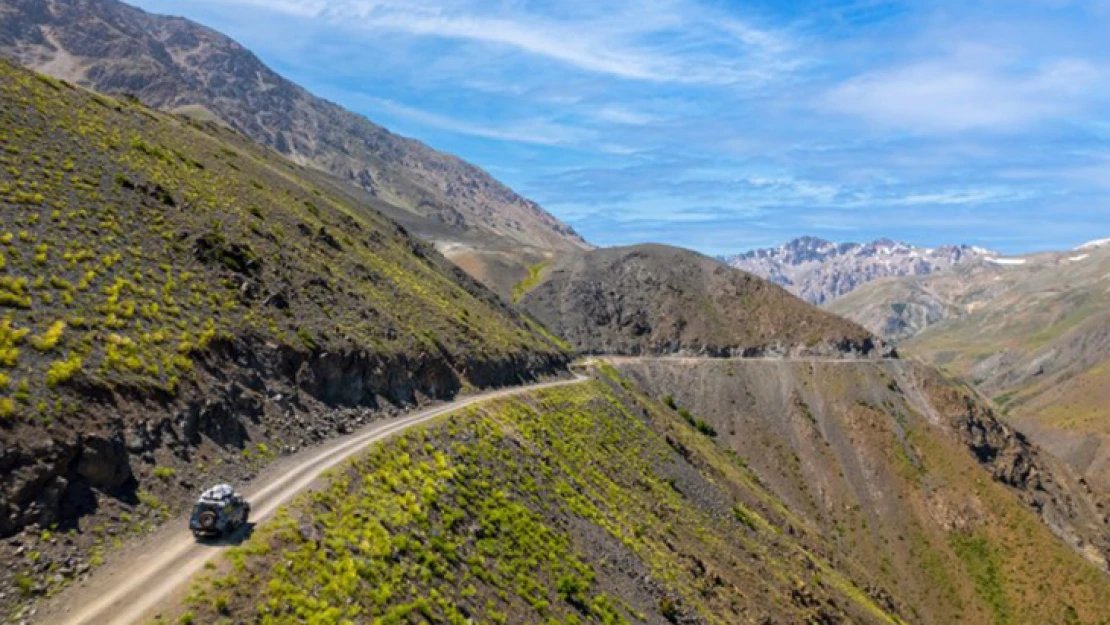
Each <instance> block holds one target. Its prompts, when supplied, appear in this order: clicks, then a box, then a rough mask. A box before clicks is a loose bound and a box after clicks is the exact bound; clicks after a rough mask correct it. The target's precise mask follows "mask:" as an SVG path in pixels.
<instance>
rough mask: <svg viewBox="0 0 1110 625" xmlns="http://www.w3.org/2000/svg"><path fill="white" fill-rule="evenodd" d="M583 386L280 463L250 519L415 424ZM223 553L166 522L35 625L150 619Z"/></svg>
mask: <svg viewBox="0 0 1110 625" xmlns="http://www.w3.org/2000/svg"><path fill="white" fill-rule="evenodd" d="M586 380H588V378H586V377H585V376H581V375H578V376H576V377H575V378H574V379H570V380H558V381H555V382H545V383H542V384H532V385H529V386H521V387H515V388H511V389H504V390H499V391H492V392H488V393H482V394H479V395H474V396H472V397H468V398H465V399H461V400H459V401H456V402H452V403H449V404H444V405H442V406H438V407H436V408H431V409H428V410H424V411H421V412H416V413H412V414H409V415H406V416H403V417H398V418H395V419H389V420H386V421H380V422H376V423H373V424H371V425H369V426H367V427H365V428H363V429H362V430H360V431H358V432H356V433H355V434H352V435H350V436H346V437H343V438H338V439H335V440H332V441H329V442H327V443H324V444H322V445H320V446H317V447H313V448H311V449H307V450H304V451H303V452H301V453H298V454H294V455H292V456H289V457H288V458H283V459H281V460H279V461H277V462H275V463H274V464H273V465H271V466H270V467H269V468H268V469H266V470H265V471H263V473H262V474H261V475H260V476H259V478H258V479H257V480H256V481H255V483H254V484H253V485H252V486H251V487H250V488H249V489H247V490H246V491H245V493H246V495H247V499H249V500H250V502H251V508H252V510H251V516H252V519H251V520H252V521H253V523H254V524H255V525H258V524H261V523H264V522H265V521H266V520H267V519H268V518H270V517H271V516H272V515H273V514H274V513H275V512H276V511H277V510H278V508H280V507H281V506H282V505H283V504H285V503H287V502H289V500H291V499H292V498H293V497H294V496H296V495H298V494H300V493H301V492H303V491H304V490H306V489H307V488H309V487H310V486H311V485H312V484H313V483H314V482H315V481H316V480H317V478H319V477H320V475H321V474H322V473H323V472H324V471H327V470H328V469H330V468H332V467H334V466H336V465H338V464H339V463H341V462H343V461H344V460H347V459H348V458H350V457H351V456H354V455H355V454H357V453H358V452H360V451H362V450H364V449H365V448H366V447H367V446H369V445H371V444H372V443H376V442H378V441H381V440H383V439H386V438H389V437H390V436H393V435H394V434H397V433H400V432H403V431H405V430H407V429H408V428H411V427H413V426H415V425H419V424H421V423H424V422H426V421H430V420H432V419H435V418H436V417H439V416H442V415H444V414H447V413H450V412H454V411H456V410H459V409H461V408H466V407H467V406H471V405H474V404H477V403H480V402H484V401H489V400H491V399H499V398H503V397H511V396H514V395H520V394H522V393H528V392H532V391H536V390H540V389H545V388H554V387H557V386H566V385H569V384H579V383H581V382H584V381H586ZM239 538H240V539H241V538H242V537H241V536H240V537H239ZM220 552H221V549H220V545H211V544H203V543H198V542H196V541H195V540H194V539H193V537H192V534H190V533H189V529H188V517H181V518H178V519H175V520H173V521H169V522H167V523H166V524H165V526H164V527H163V528H162V529H160V530H158V531H157V532H156V533H155V534H154V535H152V536H151V537H149V538H147V539H145V540H144V541H143V542H142V543H141V544H139V545H136V546H135V547H134V548H132V549H131V550H130V551H129V552H126V553H124V554H121V557H119V558H117V559H116V560H115V561H113V562H111V563H109V564H108V565H107V566H105V567H104V568H103V569H101V570H99V571H97V572H96V574H94V575H93V576H92V577H91V578H90V579H89V580H87V581H85V582H83V583H81V584H77V585H75V586H74V587H71V588H69V589H67V590H66V591H64V592H63V593H62V594H61V595H59V596H58V597H57V598H56V599H55V600H54V601H52V602H51V604H50V605H48V606H46V607H45V608H43V610H42V611H41V612H40V613H39V614H38V615H37V622H39V623H42V624H43V625H46V624H50V625H131V624H132V623H138V622H141V621H142V620H143V619H149V618H151V617H152V616H153V614H154V613H155V610H156V609H157V608H158V607H159V606H161V605H162V604H163V603H164V602H165V601H166V600H167V599H169V598H170V597H171V596H173V595H174V593H175V592H177V591H178V590H179V589H181V588H182V587H183V586H184V585H185V584H186V583H187V582H188V581H189V579H190V578H192V576H193V575H194V574H196V573H197V571H199V570H201V568H202V567H203V566H204V564H205V563H206V562H208V561H209V560H211V559H213V558H215V557H216V556H217V555H219V554H220Z"/></svg>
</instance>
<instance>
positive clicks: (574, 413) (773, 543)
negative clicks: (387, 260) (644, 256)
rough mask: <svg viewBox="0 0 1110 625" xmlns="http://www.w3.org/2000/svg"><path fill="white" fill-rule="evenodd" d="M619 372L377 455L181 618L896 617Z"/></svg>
mask: <svg viewBox="0 0 1110 625" xmlns="http://www.w3.org/2000/svg"><path fill="white" fill-rule="evenodd" d="M605 382H606V383H602V382H594V383H591V384H588V385H579V386H575V387H570V388H568V389H560V390H558V391H544V392H540V393H534V394H532V395H531V396H530V397H527V398H525V399H523V400H514V401H505V402H499V403H496V404H492V405H486V406H483V407H482V408H479V409H474V410H470V411H466V412H463V413H457V414H455V415H452V416H451V417H449V418H447V419H446V420H445V421H443V422H440V423H438V424H436V425H433V426H430V427H428V428H427V429H424V430H422V431H418V432H412V433H408V434H406V435H405V436H404V437H402V438H401V439H400V440H395V441H392V442H389V443H387V444H384V445H382V446H380V447H378V448H377V449H375V450H374V451H372V452H371V453H369V454H367V455H366V456H365V457H364V458H361V459H359V460H358V461H356V462H353V463H351V464H349V465H348V466H346V467H345V468H344V469H343V470H341V471H338V472H336V474H335V475H334V476H333V478H332V479H331V480H330V482H329V484H328V485H327V487H326V488H325V489H324V490H323V491H322V492H320V493H319V494H316V495H312V496H308V497H304V498H303V499H302V500H301V501H300V502H299V503H297V504H295V505H293V506H292V509H290V510H287V511H286V512H285V515H284V516H283V518H281V519H279V520H278V521H276V522H275V523H274V524H272V525H271V526H269V527H266V528H265V529H263V530H262V531H260V532H258V533H256V534H255V535H254V536H252V537H251V539H250V541H249V542H248V543H246V544H245V545H243V546H242V547H240V548H237V549H236V550H235V551H234V553H232V554H230V556H229V558H228V561H227V562H226V564H225V565H224V566H223V567H222V569H221V570H219V571H216V572H214V573H213V574H212V575H211V579H209V580H207V581H204V582H202V583H200V584H198V585H197V587H196V589H195V590H194V592H193V593H191V594H190V597H189V599H188V600H187V602H186V606H185V607H184V609H185V610H187V611H188V612H190V613H191V615H192V616H193V617H194V618H195V619H196V621H197V622H211V621H215V620H218V619H220V618H228V619H230V620H232V621H239V620H244V621H248V622H271V623H296V622H302V620H303V618H304V617H305V616H306V615H308V614H315V615H326V617H325V618H327V619H329V620H330V622H341V621H343V620H345V619H346V620H351V621H355V622H357V621H366V622H370V621H377V620H378V619H380V620H381V622H386V623H388V622H416V621H426V622H443V623H447V622H458V623H464V622H468V621H473V622H482V623H539V622H544V623H554V622H557V623H587V622H588V623H659V624H663V623H743V622H753V623H759V622H790V623H801V622H821V623H840V622H855V623H900V622H902V620H901V618H900V617H899V616H898V615H897V606H895V605H893V603H892V602H891V601H889V600H887V599H888V598H887V597H886V596H885V595H884V594H883V593H882V591H881V589H879V587H878V586H877V585H875V583H874V582H873V581H872V579H871V578H870V577H869V576H868V575H867V573H866V572H865V571H863V570H862V569H860V568H859V567H857V566H855V565H853V563H852V562H851V561H850V560H847V559H840V558H837V562H836V565H835V566H834V565H833V563H832V562H831V561H830V559H829V558H830V555H829V553H830V552H829V550H828V545H827V544H825V543H824V542H823V541H822V539H821V538H820V536H819V535H818V534H817V533H816V532H813V531H811V528H809V527H806V526H804V525H801V524H797V523H796V522H795V521H794V519H793V517H792V516H791V515H790V513H789V512H787V511H785V510H783V509H782V508H781V506H779V505H777V503H776V502H775V500H774V499H773V498H771V497H769V495H768V493H767V492H766V491H764V490H763V489H762V488H761V487H760V486H759V484H758V482H757V481H755V479H754V478H753V477H752V475H751V474H750V473H749V472H748V471H747V470H746V469H744V468H743V466H742V465H741V464H740V463H738V462H737V461H736V460H735V459H734V458H731V457H729V456H728V455H727V454H725V453H723V452H722V451H721V450H719V449H717V448H716V447H715V446H714V444H713V441H712V439H710V438H709V437H707V436H705V435H704V434H701V433H699V432H698V431H697V430H696V429H694V428H693V427H691V426H689V425H687V424H686V423H685V422H683V421H682V420H681V418H679V417H678V415H677V414H676V413H675V412H674V411H672V410H670V409H668V408H666V407H665V406H662V405H661V404H658V403H656V402H652V401H650V400H648V399H647V398H646V397H643V396H640V395H638V394H637V393H635V392H634V391H629V390H626V389H624V388H622V387H621V386H620V385H619V384H616V383H614V382H612V381H609V380H606V381H605ZM325 553H326V554H328V555H327V556H326V557H324V556H323V554H325ZM259 591H261V592H259ZM869 591H870V592H869ZM880 601H882V603H880ZM174 616H177V615H174Z"/></svg>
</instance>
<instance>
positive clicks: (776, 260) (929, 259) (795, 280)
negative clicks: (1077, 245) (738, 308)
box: [722, 237, 992, 305]
mask: <svg viewBox="0 0 1110 625" xmlns="http://www.w3.org/2000/svg"><path fill="white" fill-rule="evenodd" d="M991 254H992V252H990V251H989V250H985V249H982V248H978V247H972V246H969V245H946V246H943V247H937V248H921V247H914V246H912V245H909V244H907V243H902V242H899V241H892V240H890V239H878V240H876V241H872V242H870V243H862V244H861V243H833V242H831V241H826V240H825V239H820V238H817V237H801V238H798V239H794V240H793V241H791V242H789V243H787V244H786V245H783V246H781V247H775V248H766V249H758V250H752V251H750V252H745V253H743V254H736V255H734V256H726V257H724V258H722V260H723V261H724V262H726V263H728V264H729V265H732V266H733V267H736V268H738V269H743V270H744V271H747V272H750V273H753V274H755V275H757V276H760V277H763V278H767V279H769V280H771V281H772V282H775V283H777V284H779V285H781V286H783V287H785V288H786V289H787V290H789V291H791V292H792V293H794V294H795V295H797V296H798V297H801V298H802V299H804V300H806V301H808V302H810V303H813V304H818V305H823V304H825V303H827V302H829V301H832V300H834V299H836V298H838V297H841V296H843V295H846V294H848V293H851V292H852V291H853V290H855V289H856V288H858V287H860V286H861V285H864V284H867V283H868V282H871V281H873V280H877V279H879V278H889V277H897V276H927V275H931V274H934V273H937V272H942V271H947V270H949V269H951V268H953V267H955V266H958V265H962V264H965V263H969V262H973V261H976V260H980V259H982V258H985V257H988V256H990V255H991Z"/></svg>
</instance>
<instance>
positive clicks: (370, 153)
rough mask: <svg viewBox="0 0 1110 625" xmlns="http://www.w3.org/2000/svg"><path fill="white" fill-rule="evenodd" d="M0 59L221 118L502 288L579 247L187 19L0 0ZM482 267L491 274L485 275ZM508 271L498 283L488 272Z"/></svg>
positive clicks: (554, 227) (496, 189)
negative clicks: (350, 191)
mask: <svg viewBox="0 0 1110 625" xmlns="http://www.w3.org/2000/svg"><path fill="white" fill-rule="evenodd" d="M0 55H4V56H8V57H12V58H14V59H15V60H17V61H18V62H20V63H22V64H23V65H26V66H28V67H30V68H32V69H35V70H38V71H40V72H43V73H46V74H49V75H52V76H54V77H56V78H61V79H64V80H67V81H69V82H72V83H76V84H78V85H81V86H84V87H88V88H91V89H93V90H95V91H99V92H102V93H109V94H131V95H134V96H137V97H138V98H139V99H140V100H142V101H143V103H145V104H147V105H149V106H152V107H155V108H159V109H163V110H167V111H171V112H176V113H180V114H183V115H187V116H189V117H192V118H195V119H201V120H214V121H217V122H219V123H222V124H226V125H227V126H230V127H231V128H234V129H235V130H237V131H239V132H241V133H243V134H245V135H247V136H248V137H250V138H251V139H254V140H255V141H257V142H259V143H262V144H264V145H267V146H269V147H271V148H273V149H274V150H276V151H278V152H279V153H281V154H282V155H284V156H286V157H288V158H290V159H292V160H293V161H295V162H297V163H300V164H302V165H305V166H307V167H310V168H314V169H318V170H321V171H325V172H328V173H330V174H333V175H335V176H337V177H339V178H340V179H343V180H346V181H348V182H349V183H351V184H352V185H353V186H355V187H357V188H358V189H361V190H362V191H365V192H367V193H368V194H370V195H371V196H372V197H373V198H375V199H377V200H379V201H380V202H381V204H380V205H378V206H376V208H379V210H382V212H385V213H386V214H388V215H389V216H390V217H393V218H394V219H397V220H398V221H400V222H401V223H403V224H404V225H405V226H407V227H408V228H409V229H410V230H414V231H415V232H416V233H417V234H419V235H421V236H423V237H424V238H426V239H430V240H433V241H434V242H436V243H437V244H441V245H440V247H441V249H442V250H444V251H445V252H447V253H448V255H449V256H451V255H452V254H454V255H457V256H460V257H461V260H462V262H460V265H462V266H463V267H464V269H467V270H468V271H470V272H471V273H472V274H475V275H476V277H478V278H479V279H483V280H484V281H486V282H487V283H490V284H491V285H493V286H500V287H502V288H501V289H500V290H502V291H504V288H503V287H504V284H497V283H498V282H505V281H506V280H507V281H509V282H512V281H516V280H519V279H521V278H523V277H524V276H525V275H527V271H526V267H527V266H529V265H531V264H535V263H536V262H538V261H540V260H542V259H543V258H544V257H545V256H549V255H550V254H551V253H552V252H557V251H568V250H575V249H579V248H584V247H587V245H586V243H585V241H583V239H582V238H581V237H580V236H579V235H578V234H577V233H576V232H574V230H572V229H571V228H570V227H569V226H567V225H566V224H564V223H562V222H560V221H559V220H558V219H556V218H555V217H553V216H552V215H550V214H549V213H547V212H546V211H544V210H543V208H541V207H540V206H539V205H537V204H536V203H535V202H532V201H531V200H528V199H526V198H523V197H521V196H520V195H517V194H516V193H515V192H513V191H512V190H511V189H509V188H508V187H506V186H505V185H503V184H501V183H500V182H498V181H497V180H495V179H493V178H492V177H491V176H490V175H489V174H487V173H486V172H485V171H483V170H481V169H479V168H478V167H476V166H474V165H472V164H470V163H467V162H466V161H463V160H462V159H459V158H457V157H455V156H452V155H450V154H445V153H442V152H438V151H436V150H434V149H432V148H430V147H428V146H427V145H425V144H423V143H421V142H419V141H414V140H412V139H407V138H405V137H401V136H398V135H396V134H393V133H391V132H389V131H388V130H386V129H385V128H382V127H381V126H378V125H376V124H374V123H373V122H371V121H369V120H368V119H366V118H365V117H362V116H361V115H357V114H355V113H352V112H351V111H348V110H346V109H344V108H342V107H341V106H338V105H336V104H334V103H332V102H329V101H327V100H324V99H322V98H319V97H316V96H314V95H312V94H311V93H309V92H308V91H306V90H305V89H303V88H302V87H300V86H298V85H296V84H294V83H292V82H290V81H289V80H286V79H285V78H283V77H282V76H280V75H278V74H277V73H275V72H274V71H273V70H271V69H270V68H269V67H267V66H266V65H264V64H263V63H262V62H261V61H260V60H259V59H258V57H256V56H255V55H254V54H252V53H251V52H250V51H249V50H247V49H246V48H244V47H243V46H241V45H239V44H238V43H237V42H235V41H233V40H232V39H230V38H228V37H227V36H225V35H223V34H221V33H219V32H216V31H214V30H212V29H210V28H207V27H205V26H202V25H200V24H197V23H195V22H192V21H189V20H187V19H184V18H178V17H168V16H161V15H152V14H149V13H146V12H145V11H142V10H140V9H137V8H135V7H132V6H130V5H127V4H124V3H122V2H118V1H116V0H6V1H5V2H3V3H0ZM475 253H477V254H478V256H479V258H475V257H474V255H475ZM490 263H493V264H494V265H496V267H495V269H496V271H494V272H491V271H487V265H489V264H490ZM504 266H507V267H504ZM506 272H507V273H508V274H510V275H509V276H508V277H507V278H505V277H502V276H498V277H499V278H500V280H496V279H494V276H492V275H491V273H506Z"/></svg>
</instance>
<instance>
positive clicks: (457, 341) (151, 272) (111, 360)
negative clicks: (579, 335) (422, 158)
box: [0, 61, 562, 420]
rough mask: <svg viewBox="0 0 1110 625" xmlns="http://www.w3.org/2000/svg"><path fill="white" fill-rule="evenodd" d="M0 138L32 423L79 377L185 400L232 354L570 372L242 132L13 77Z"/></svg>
mask: <svg viewBox="0 0 1110 625" xmlns="http://www.w3.org/2000/svg"><path fill="white" fill-rule="evenodd" d="M0 128H2V129H3V131H2V134H3V140H2V143H3V145H4V147H5V150H4V151H3V152H0V319H2V321H0V366H3V367H6V368H8V369H11V371H10V372H8V375H9V376H10V377H11V378H12V380H14V381H18V382H20V383H22V382H26V383H27V384H28V385H29V388H28V389H27V392H28V393H29V396H30V400H31V401H29V402H16V404H15V405H14V407H13V411H14V413H16V414H15V415H14V416H16V417H18V418H21V419H24V420H33V419H35V418H49V417H50V416H51V415H49V414H42V412H41V411H40V410H38V408H37V406H39V405H40V404H42V405H47V406H52V405H53V404H54V399H55V397H54V396H56V395H57V394H60V393H64V392H65V391H66V388H65V387H66V386H67V382H69V381H71V380H74V379H76V378H79V377H80V378H82V379H83V381H84V382H83V383H88V384H91V385H97V386H103V387H107V388H112V389H117V390H118V389H122V388H136V389H140V390H143V391H144V392H150V391H157V392H162V393H171V394H172V393H175V392H177V391H178V389H179V388H180V382H181V381H183V380H188V379H189V378H190V376H191V375H193V374H194V363H195V361H196V359H197V356H198V355H199V354H201V353H203V352H205V351H206V350H208V349H209V348H210V347H211V346H212V344H213V342H218V341H225V340H239V339H249V340H252V341H256V342H258V341H260V342H267V343H270V344H272V345H274V346H279V345H285V346H289V347H290V348H292V349H294V350H297V351H311V350H329V351H342V350H344V349H346V350H350V351H359V352H369V353H372V354H373V355H374V356H376V357H380V358H381V359H382V360H384V361H388V360H390V359H397V360H401V359H407V360H409V361H410V362H412V361H413V360H417V361H419V360H421V359H423V360H429V359H442V360H450V361H453V362H463V361H465V362H466V363H468V367H472V366H480V365H482V364H483V363H487V362H498V361H502V362H503V361H516V362H519V361H521V360H523V359H526V358H527V357H528V355H529V354H542V355H544V357H555V358H561V357H562V356H561V352H562V350H561V348H560V346H558V345H556V344H555V341H554V340H553V339H552V337H550V336H549V335H545V333H544V332H542V331H541V330H540V329H539V328H538V327H537V326H536V324H534V323H529V322H526V321H525V320H524V319H523V318H522V317H521V316H520V315H518V314H517V313H515V312H514V311H512V310H511V309H509V308H508V307H506V306H504V305H503V304H502V303H501V302H500V301H499V300H497V299H496V298H495V297H493V296H492V295H490V294H488V293H486V292H483V291H481V290H478V289H476V288H475V287H474V286H473V285H472V284H470V283H468V282H466V281H462V280H460V279H459V278H458V276H457V273H456V271H457V270H456V269H455V268H453V267H452V266H451V265H450V264H449V263H448V262H447V261H445V260H444V259H442V258H441V257H439V256H438V255H436V254H435V253H434V252H433V251H432V250H431V248H430V247H427V246H425V245H424V244H421V243H418V242H416V241H415V240H413V239H412V238H410V237H409V236H408V235H407V234H405V233H403V232H402V231H401V230H399V229H398V228H397V227H396V226H395V225H394V224H393V223H392V222H390V221H388V220H386V219H385V218H384V217H382V216H381V215H380V214H378V213H376V212H373V211H372V210H370V209H368V208H366V207H363V206H360V205H358V204H356V203H355V202H354V201H353V200H352V199H350V198H349V197H348V196H347V195H345V194H343V193H340V192H338V191H335V190H334V189H335V188H336V187H333V186H330V185H333V184H338V183H332V182H330V181H329V180H327V179H324V178H321V177H319V176H316V177H310V176H309V174H307V173H305V172H304V170H302V169H301V168H299V167H298V166H296V165H293V164H292V163H289V162H287V161H285V160H283V159H281V158H279V157H277V156H275V154H274V153H273V152H271V151H269V150H265V149H262V148H259V147H257V146H255V145H253V144H251V143H250V142H248V141H246V140H245V139H243V138H241V137H240V136H238V135H236V134H235V133H233V132H231V131H228V130H226V129H223V128H220V127H218V126H216V125H213V124H207V123H202V122H199V121H196V120H194V119H186V118H182V117H177V116H173V115H169V114H163V113H155V112H152V111H149V110H147V109H145V108H143V107H142V106H141V105H139V104H138V103H136V102H133V101H129V100H116V99H113V98H109V97H105V96H99V95H93V94H91V93H88V92H86V91H83V90H81V89H77V88H74V87H72V86H69V85H68V84H65V83H62V82H58V81H51V80H44V79H43V77H41V76H36V75H34V74H31V73H29V72H26V71H23V70H19V69H16V68H14V67H13V66H11V65H10V64H9V63H7V62H4V61H0ZM24 345H26V346H27V347H29V348H33V349H22V347H23V346H24ZM59 354H61V355H59ZM462 373H463V375H465V374H466V371H463V372H462ZM12 387H14V384H13V385H12V386H11V387H9V391H8V392H10V390H11V388H12ZM4 392H5V391H2V390H0V394H2V393H4ZM10 398H11V397H6V399H10ZM0 399H5V397H3V396H2V395H0ZM12 416H13V415H9V418H10V417H12ZM55 416H56V415H55Z"/></svg>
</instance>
